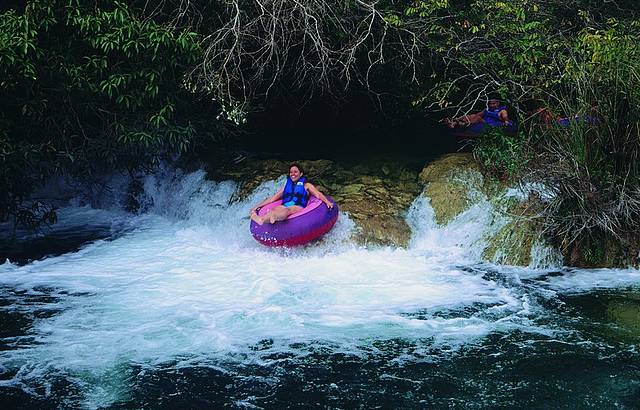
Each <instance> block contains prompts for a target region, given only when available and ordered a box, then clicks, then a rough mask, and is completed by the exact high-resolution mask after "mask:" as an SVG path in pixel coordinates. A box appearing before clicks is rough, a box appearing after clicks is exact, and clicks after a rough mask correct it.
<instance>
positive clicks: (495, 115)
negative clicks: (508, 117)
mask: <svg viewBox="0 0 640 410" xmlns="http://www.w3.org/2000/svg"><path fill="white" fill-rule="evenodd" d="M506 109H507V107H505V106H504V105H501V106H499V107H498V108H496V109H495V110H490V109H488V108H487V109H485V110H484V115H483V116H482V119H483V120H484V122H486V123H487V124H489V125H491V126H492V127H498V126H500V125H502V120H500V115H499V114H500V111H502V110H506ZM507 125H510V124H507Z"/></svg>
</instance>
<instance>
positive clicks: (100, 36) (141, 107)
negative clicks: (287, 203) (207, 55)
mask: <svg viewBox="0 0 640 410" xmlns="http://www.w3.org/2000/svg"><path fill="white" fill-rule="evenodd" d="M200 55H201V49H200V46H199V37H198V36H197V34H195V33H194V32H190V31H188V30H177V29H175V28H173V27H172V26H169V25H165V24H159V23H156V22H154V20H152V19H149V18H145V16H143V15H142V14H141V12H140V11H139V10H137V9H135V8H134V7H133V6H129V5H127V4H126V3H124V2H119V1H108V2H101V5H100V7H97V6H96V5H95V4H94V3H93V2H84V1H81V0H68V1H64V2H63V1H55V0H40V1H34V2H30V3H29V4H28V5H27V6H26V8H25V10H24V12H22V13H20V12H18V11H16V10H8V11H5V12H4V13H2V14H1V15H0V105H1V107H0V164H1V165H0V184H1V189H0V192H1V193H0V219H5V218H7V217H8V216H10V215H13V217H16V218H18V219H20V220H22V222H27V221H28V220H30V218H31V220H32V219H33V215H32V216H29V215H27V214H28V212H26V213H25V212H22V211H20V209H23V210H24V209H27V210H28V209H31V208H30V207H29V206H28V205H21V204H22V201H23V200H24V199H25V198H26V197H27V196H28V195H29V193H30V192H31V191H32V189H33V188H34V187H35V186H37V185H38V184H39V183H40V182H41V181H43V180H44V179H46V178H47V177H49V176H51V175H55V174H59V173H62V172H72V173H75V174H76V175H82V176H88V175H91V174H92V173H95V172H100V171H104V170H116V169H129V170H131V169H134V168H135V167H138V166H140V165H143V164H148V163H151V162H153V161H156V160H157V159H158V158H159V157H160V156H162V155H168V154H170V153H180V152H185V151H186V150H187V149H188V148H189V147H190V144H193V143H194V138H195V135H196V133H195V125H194V123H193V122H192V121H190V119H193V118H194V115H192V112H193V111H194V108H193V107H194V104H193V101H194V98H193V96H192V95H191V94H189V92H188V91H186V90H185V89H184V86H183V73H184V72H185V71H186V70H187V69H188V68H189V67H191V66H193V65H194V64H195V62H196V61H197V59H198V58H199V57H200ZM190 114H191V115H190ZM25 206H26V208H25Z"/></svg>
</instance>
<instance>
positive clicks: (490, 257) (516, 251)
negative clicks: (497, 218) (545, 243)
mask: <svg viewBox="0 0 640 410" xmlns="http://www.w3.org/2000/svg"><path fill="white" fill-rule="evenodd" d="M539 237H540V232H539V225H538V224H537V223H535V222H533V221H529V220H524V219H519V218H516V219H515V220H512V221H510V222H508V223H507V224H506V225H505V226H503V227H502V228H501V229H500V230H499V231H498V232H497V233H496V234H495V235H494V236H492V237H491V238H489V245H488V246H487V247H486V248H485V249H484V251H483V252H482V258H483V259H485V260H487V261H491V262H494V263H499V264H503V265H516V266H528V265H529V263H530V262H531V248H532V247H533V244H534V243H535V241H536V240H537V239H538V238H539Z"/></svg>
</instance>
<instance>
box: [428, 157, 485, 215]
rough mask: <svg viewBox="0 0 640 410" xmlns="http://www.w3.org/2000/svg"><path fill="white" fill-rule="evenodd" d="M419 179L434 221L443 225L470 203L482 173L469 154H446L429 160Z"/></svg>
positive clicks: (480, 185)
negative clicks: (433, 215)
mask: <svg viewBox="0 0 640 410" xmlns="http://www.w3.org/2000/svg"><path fill="white" fill-rule="evenodd" d="M419 180H420V182H421V183H422V184H424V186H425V190H424V195H426V196H427V197H429V199H430V201H431V206H432V207H433V211H434V214H435V220H436V223H437V224H438V225H442V226H444V225H447V224H448V223H449V222H450V221H451V220H452V219H454V218H455V217H456V216H458V215H459V214H461V213H462V212H464V211H465V210H467V209H468V208H469V207H470V206H471V205H472V203H473V198H472V194H473V193H472V192H471V191H472V190H473V189H478V190H479V189H481V187H482V184H483V177H482V174H481V173H480V168H479V166H478V164H477V163H476V161H475V160H474V159H473V156H472V155H471V154H468V153H458V154H449V155H445V156H443V157H441V158H440V159H438V160H436V161H434V162H432V163H430V164H429V165H427V166H426V167H424V169H423V170H422V172H420V175H419Z"/></svg>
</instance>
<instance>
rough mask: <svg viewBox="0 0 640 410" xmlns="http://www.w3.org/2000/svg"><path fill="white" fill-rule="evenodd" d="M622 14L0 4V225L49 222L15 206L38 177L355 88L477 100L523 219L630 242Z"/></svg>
mask: <svg viewBox="0 0 640 410" xmlns="http://www.w3.org/2000/svg"><path fill="white" fill-rule="evenodd" d="M638 11H639V9H638V6H637V4H636V2H635V1H634V0H619V1H617V2H606V3H603V2H600V1H594V0H575V1H572V2H549V1H546V0H514V1H509V2H503V1H486V0H483V1H481V0H415V1H412V2H396V1H391V0H383V1H377V2H376V1H370V0H354V1H340V0H320V1H317V0H314V1H311V0H300V1H297V2H290V1H287V0H268V1H263V2H257V1H252V0H224V1H223V0H220V1H213V2H210V1H201V0H189V1H178V0H153V1H144V2H142V1H133V2H121V1H113V0H110V1H104V2H99V3H96V2H88V1H84V0H64V1H62V0H60V1H56V0H34V1H31V2H28V4H27V5H26V6H24V5H23V6H15V7H11V6H5V9H4V11H3V12H2V13H1V14H0V96H1V97H2V98H1V99H0V104H1V109H0V165H1V167H0V186H1V189H0V219H2V220H6V219H9V218H14V219H15V220H17V221H18V222H20V223H23V224H26V225H30V226H36V225H38V224H39V223H42V222H46V221H53V220H54V219H55V214H54V212H52V211H53V210H52V209H51V208H50V207H47V206H46V204H41V203H33V202H29V201H26V200H27V199H28V198H29V195H30V193H31V192H32V191H33V189H34V188H35V187H37V186H38V185H39V184H40V183H41V182H42V181H43V180H45V179H46V178H48V177H50V176H52V175H58V174H61V173H72V174H74V175H83V176H90V175H92V174H95V173H100V172H104V171H106V170H126V171H133V170H135V169H139V168H140V167H144V166H148V165H149V164H153V163H154V162H157V161H158V160H159V159H160V158H163V157H171V156H175V155H180V154H184V153H185V152H189V151H202V150H204V149H210V148H211V147H215V146H224V144H225V143H224V142H223V141H224V140H223V137H224V136H225V135H227V134H228V133H229V130H230V129H232V126H231V125H229V124H233V123H236V124H240V123H242V122H243V121H246V114H247V112H249V111H251V110H255V109H259V108H260V106H261V105H263V104H264V103H265V102H266V101H267V100H269V99H272V98H274V97H277V96H297V97H295V98H299V99H300V101H301V103H303V102H304V101H305V99H308V98H311V97H310V96H312V95H314V94H319V93H321V94H324V95H333V96H339V95H345V94H348V93H349V92H350V90H352V89H354V88H358V89H359V90H362V89H366V90H369V92H371V95H372V96H373V97H374V98H376V99H377V100H378V101H380V103H381V104H383V103H384V102H385V101H388V100H389V99H390V97H389V96H390V95H394V96H395V97H393V99H394V101H395V102H396V104H403V105H405V106H407V107H412V109H414V110H419V111H422V112H428V113H431V114H430V115H432V116H439V115H442V117H444V116H447V115H456V114H462V113H467V112H470V111H472V110H477V109H478V108H480V107H481V106H482V105H483V102H484V101H485V100H486V98H487V97H488V96H489V95H494V96H499V97H501V98H503V99H504V100H505V101H507V102H508V105H509V109H510V111H511V115H512V117H517V118H518V121H519V123H520V133H519V134H518V135H517V136H505V135H502V134H501V133H499V132H496V133H490V134H488V135H486V136H484V137H483V138H482V139H481V140H480V141H479V143H478V144H477V145H476V156H477V158H478V159H479V160H480V162H481V163H482V164H484V165H485V166H486V168H487V169H488V170H489V171H490V172H492V173H494V175H496V176H498V177H500V178H511V179H513V180H522V181H530V182H536V183H538V184H540V185H541V186H544V187H545V188H544V189H545V190H546V191H547V192H546V193H545V194H544V195H543V197H544V198H551V199H548V200H544V201H539V204H540V206H539V209H538V212H539V215H540V218H541V220H542V221H543V224H544V226H545V232H546V233H547V234H548V235H549V237H551V238H555V239H556V240H557V243H558V244H559V245H561V246H564V247H565V250H566V251H567V253H571V252H572V249H576V248H584V249H588V251H586V253H585V255H586V254H589V252H590V253H596V252H597V244H598V243H600V242H602V241H603V240H611V241H618V242H620V243H626V244H627V245H628V247H627V248H628V249H627V252H630V253H633V252H636V253H637V250H634V246H635V245H634V244H637V243H638V238H637V235H636V234H635V233H634V232H635V227H636V226H637V225H638V223H639V222H640V182H639V181H640V169H639V166H638V154H639V149H640V124H639V123H638V121H640V119H639V117H638V114H639V113H638V110H639V109H640V108H638V107H640V91H639V90H640V87H639V85H640V84H639V75H640V71H639V69H640V63H639V61H640V59H639V58H638V57H640V55H639V54H640V53H639V50H638V44H639V43H640V42H639V41H638V40H640V20H639V19H638ZM287 98H289V97H287ZM291 98H293V97H291ZM542 109H544V110H542ZM542 112H546V113H548V114H549V115H548V116H550V117H551V120H550V121H549V120H548V118H546V121H545V118H543V115H542V114H541V113H542ZM555 116H562V117H568V118H570V119H571V118H576V119H573V120H569V122H568V125H565V126H560V125H558V124H557V123H556V121H555V120H554V119H553V117H555ZM216 118H219V119H220V120H225V119H226V120H231V121H230V122H222V121H220V120H216ZM549 193H552V194H553V195H548V194H549ZM585 257H586V256H584V255H582V256H579V257H576V258H575V260H576V261H578V260H579V259H580V258H582V259H584V258H585Z"/></svg>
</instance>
